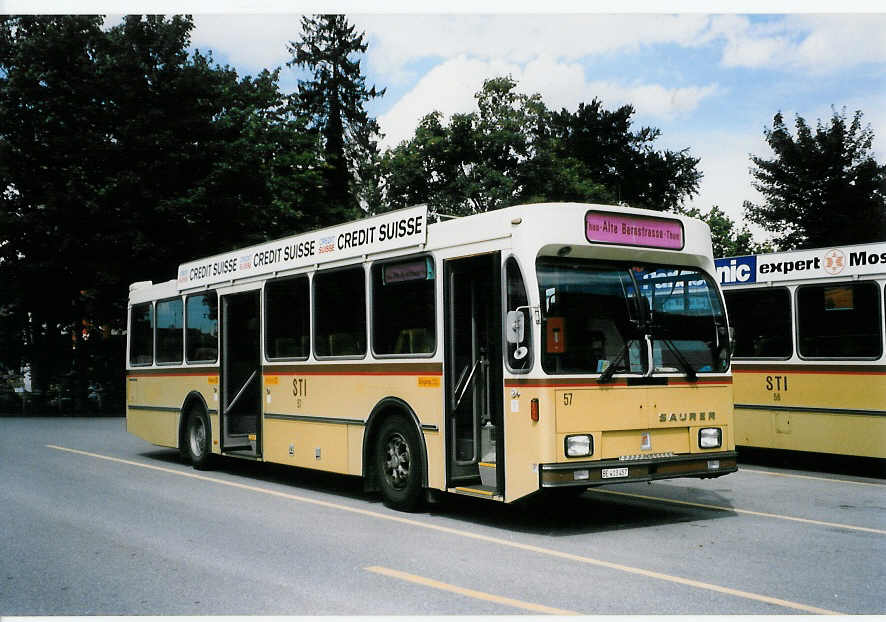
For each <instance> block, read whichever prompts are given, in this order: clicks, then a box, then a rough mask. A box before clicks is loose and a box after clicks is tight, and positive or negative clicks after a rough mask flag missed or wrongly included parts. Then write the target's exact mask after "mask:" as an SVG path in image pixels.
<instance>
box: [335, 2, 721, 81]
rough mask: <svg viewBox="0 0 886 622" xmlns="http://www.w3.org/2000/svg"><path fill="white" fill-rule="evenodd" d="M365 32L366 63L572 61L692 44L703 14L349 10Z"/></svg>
mask: <svg viewBox="0 0 886 622" xmlns="http://www.w3.org/2000/svg"><path fill="white" fill-rule="evenodd" d="M351 18H352V20H353V22H354V24H356V25H357V27H358V29H360V30H365V31H366V33H367V35H369V36H370V38H371V44H370V49H369V62H370V63H371V64H372V66H373V68H374V69H375V70H376V71H379V72H381V73H386V72H389V71H396V70H398V69H399V68H401V67H402V66H403V65H407V64H409V63H411V62H415V61H417V60H420V59H426V58H451V57H453V56H457V55H461V54H464V55H466V56H469V57H472V58H479V59H483V60H490V59H500V60H503V61H505V62H512V63H526V62H528V61H530V60H532V59H534V58H538V57H539V56H542V55H547V56H552V57H554V58H559V59H564V60H577V59H580V58H585V57H587V56H591V55H595V54H603V53H609V52H614V51H619V50H627V49H635V48H638V47H640V46H644V45H654V44H659V43H676V44H679V45H681V46H692V45H695V43H696V42H697V41H698V40H699V36H700V33H702V32H703V31H704V30H705V29H706V28H707V25H708V22H709V18H708V17H706V16H704V15H696V14H687V15H631V14H621V15H596V14H572V15H421V16H417V15H355V16H352V17H351Z"/></svg>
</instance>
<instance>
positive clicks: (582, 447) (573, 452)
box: [565, 434, 594, 458]
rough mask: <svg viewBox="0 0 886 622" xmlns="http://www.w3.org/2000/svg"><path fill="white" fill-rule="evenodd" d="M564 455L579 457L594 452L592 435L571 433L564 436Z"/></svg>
mask: <svg viewBox="0 0 886 622" xmlns="http://www.w3.org/2000/svg"><path fill="white" fill-rule="evenodd" d="M565 446H566V457H567V458H579V457H581V456H590V455H592V454H593V453H594V437H592V436H591V435H590V434H573V435H572V436H567V437H566V443H565Z"/></svg>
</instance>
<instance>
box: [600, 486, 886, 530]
mask: <svg viewBox="0 0 886 622" xmlns="http://www.w3.org/2000/svg"><path fill="white" fill-rule="evenodd" d="M590 491H591V492H597V493H602V494H607V495H619V496H622V497H635V498H637V499H646V500H647V501H664V502H665V503H676V504H678V505H690V506H692V507H696V508H704V509H706V510H722V511H724V512H735V513H736V514H750V515H751V516H763V517H765V518H777V519H780V520H790V521H794V522H797V523H807V524H809V525H821V526H824V527H839V528H840V529H851V530H853V531H867V532H870V533H877V534H880V535H884V536H886V530H883V529H874V528H872V527H858V526H856V525H844V524H843V523H829V522H827V521H821V520H812V519H811V518H799V517H797V516H785V515H783V514H769V513H768V512H755V511H754V510H742V509H739V508H730V507H727V506H725V505H708V504H707V503H695V502H693V501H680V500H679V499H668V498H666V497H652V496H649V495H638V494H635V493H632V492H621V491H619V490H604V489H602V488H591V489H590Z"/></svg>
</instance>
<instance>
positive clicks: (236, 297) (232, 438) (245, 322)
mask: <svg viewBox="0 0 886 622" xmlns="http://www.w3.org/2000/svg"><path fill="white" fill-rule="evenodd" d="M260 301H261V298H260V292H259V290H253V291H248V292H243V293H239V294H228V295H226V296H222V303H221V307H222V335H221V338H222V359H221V393H222V424H221V427H222V452H223V453H234V454H237V455H242V456H255V457H258V456H260V455H261V414H262V400H261V385H262V369H261V328H260V320H261V306H260V305H261V302H260Z"/></svg>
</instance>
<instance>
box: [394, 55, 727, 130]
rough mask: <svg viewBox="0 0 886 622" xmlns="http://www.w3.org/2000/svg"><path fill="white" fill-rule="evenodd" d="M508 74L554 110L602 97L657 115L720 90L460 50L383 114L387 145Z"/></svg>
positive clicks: (469, 104) (678, 111)
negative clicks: (633, 80) (602, 76)
mask: <svg viewBox="0 0 886 622" xmlns="http://www.w3.org/2000/svg"><path fill="white" fill-rule="evenodd" d="M503 75H510V76H511V77H512V78H513V79H514V80H516V81H517V89H518V90H519V91H520V92H523V93H526V94H533V93H541V94H542V98H543V99H544V102H545V105H547V106H548V107H549V108H552V109H555V110H556V109H560V108H568V109H570V110H572V109H575V108H576V107H577V105H578V103H579V102H590V101H591V100H592V99H593V98H594V97H598V98H600V99H601V100H602V101H603V104H604V106H605V107H606V108H609V109H612V108H615V107H617V106H621V105H623V104H627V103H630V104H633V105H634V107H635V109H636V110H637V112H638V114H640V115H643V116H644V117H652V118H657V119H670V118H674V117H677V116H680V115H684V114H686V113H689V112H692V111H693V110H695V109H696V108H697V107H698V105H699V103H700V102H701V101H702V100H703V99H705V98H706V97H710V96H712V95H714V94H716V93H718V92H719V87H718V86H717V85H715V84H711V85H705V86H692V87H682V88H680V87H678V88H667V87H665V86H662V85H658V84H633V85H624V84H618V83H614V82H605V81H587V80H586V79H585V75H584V69H583V68H582V66H581V65H580V64H578V63H566V62H559V61H556V60H554V59H553V58H551V57H549V56H543V57H540V58H537V59H535V60H532V61H530V62H528V63H526V64H525V66H523V65H520V64H517V63H513V62H505V61H501V60H492V61H484V60H478V59H473V58H468V57H467V56H465V55H461V56H458V57H456V58H453V59H451V60H448V61H446V62H443V63H441V64H439V65H437V66H436V67H434V68H433V69H431V70H430V71H429V72H428V73H427V74H426V75H425V76H424V77H423V78H422V79H421V80H420V81H419V82H418V84H416V86H415V87H414V88H413V89H412V90H411V91H410V92H409V93H407V94H406V95H404V96H403V97H402V98H401V99H400V100H399V101H398V102H397V103H396V104H394V106H393V107H392V108H391V109H390V110H389V111H388V112H387V113H385V114H383V115H381V116H380V117H379V118H378V121H379V124H380V125H381V128H382V131H383V132H384V133H385V135H386V136H385V140H384V142H383V145H384V146H393V145H396V144H397V143H399V142H400V141H402V140H404V139H407V138H409V137H410V136H411V135H412V133H413V131H414V130H415V127H416V125H417V123H418V121H419V120H420V118H421V117H422V116H423V115H424V114H426V113H428V112H430V111H432V110H439V111H440V112H442V113H443V115H444V117H449V116H450V115H452V114H453V113H456V112H471V111H472V110H475V109H476V103H475V100H474V94H475V93H476V92H478V91H479V90H480V89H481V88H482V86H483V81H484V80H485V79H487V78H491V77H495V76H503Z"/></svg>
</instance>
